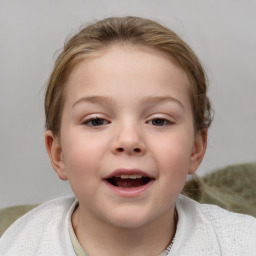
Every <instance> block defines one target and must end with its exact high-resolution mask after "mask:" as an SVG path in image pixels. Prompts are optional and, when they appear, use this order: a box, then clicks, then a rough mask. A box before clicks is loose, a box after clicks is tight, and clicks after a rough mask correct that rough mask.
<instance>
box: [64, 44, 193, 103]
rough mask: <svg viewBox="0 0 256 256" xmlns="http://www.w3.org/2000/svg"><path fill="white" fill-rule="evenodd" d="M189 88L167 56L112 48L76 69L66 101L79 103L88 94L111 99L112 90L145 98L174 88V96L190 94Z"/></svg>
mask: <svg viewBox="0 0 256 256" xmlns="http://www.w3.org/2000/svg"><path fill="white" fill-rule="evenodd" d="M188 87H189V83H188V79H187V77H186V74H185V72H184V71H183V70H182V69H181V68H180V67H179V66H178V65H177V64H176V63H175V62H174V61H173V60H172V59H171V58H170V57H169V56H167V55H166V54H164V53H161V52H159V51H156V50H154V49H151V48H149V47H142V46H134V45H129V44H123V45H121V44H113V45H111V46H109V47H107V48H105V49H104V50H101V51H100V52H97V55H96V56H90V57H88V58H85V59H84V60H82V61H80V62H79V63H78V64H76V65H75V67H74V68H73V69H72V71H71V73H70V75H69V77H68V79H67V81H66V90H65V91H66V93H65V98H66V99H65V100H69V99H73V100H77V98H79V97H81V94H86V93H89V94H99V93H104V94H105V95H107V94H108V95H109V96H111V94H112V93H113V90H111V89H114V90H115V91H116V92H118V91H122V90H133V91H134V92H136V93H137V94H138V95H144V96H145V94H147V91H148V90H149V89H150V90H151V94H152V93H153V94H154V93H155V94H156V95H157V94H159V93H160V94H161V91H163V92H162V93H165V90H166V89H167V88H168V89H170V88H172V89H175V90H173V93H174V94H175V93H178V94H179V93H183V94H184V92H186V94H188ZM172 96H175V95H172ZM176 96H177V95H176Z"/></svg>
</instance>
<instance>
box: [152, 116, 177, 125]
mask: <svg viewBox="0 0 256 256" xmlns="http://www.w3.org/2000/svg"><path fill="white" fill-rule="evenodd" d="M156 120H157V121H161V124H160V125H159V123H158V124H155V125H154V124H153V122H154V121H156ZM148 123H151V124H152V125H154V126H166V125H172V124H173V122H171V121H170V120H168V119H165V118H160V117H156V118H153V119H151V120H150V121H148Z"/></svg>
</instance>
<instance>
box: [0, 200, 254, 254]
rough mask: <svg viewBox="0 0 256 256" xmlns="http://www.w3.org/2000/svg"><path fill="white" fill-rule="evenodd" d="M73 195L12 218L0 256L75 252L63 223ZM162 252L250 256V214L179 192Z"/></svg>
mask: <svg viewBox="0 0 256 256" xmlns="http://www.w3.org/2000/svg"><path fill="white" fill-rule="evenodd" d="M75 204H76V199H75V198H70V197H65V198H59V199H56V200H52V201H50V202H47V203H45V204H42V205H40V206H39V207H37V208H35V209H33V210H32V211H30V212H29V213H27V214H26V215H25V216H23V217H22V218H20V219H19V220H17V221H16V222H15V223H14V224H13V225H12V226H11V227H10V228H9V229H8V230H7V231H6V233H5V234H4V235H3V236H2V237H1V239H0V255H1V256H53V255H54V256H65V255H68V256H75V252H74V250H73V247H72V243H71V239H70V235H69V230H68V226H69V223H70V219H71V214H72V212H73V209H74V207H75ZM176 208H177V211H178V216H179V221H178V225H177V231H176V234H175V240H174V243H173V246H172V248H171V251H170V252H169V254H168V256H174V255H175V256H217V255H222V256H243V255H244V256H256V219H255V218H253V217H250V216H247V215H242V214H235V213H231V212H228V211H225V210H223V209H221V208H219V207H217V206H213V205H201V204H199V203H197V202H195V201H193V200H191V199H189V198H186V197H184V196H182V195H181V196H179V198H178V199H177V203H176Z"/></svg>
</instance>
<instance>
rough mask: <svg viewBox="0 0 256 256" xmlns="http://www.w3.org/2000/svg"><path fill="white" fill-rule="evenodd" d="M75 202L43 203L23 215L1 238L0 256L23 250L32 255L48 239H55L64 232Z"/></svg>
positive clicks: (64, 200)
mask: <svg viewBox="0 0 256 256" xmlns="http://www.w3.org/2000/svg"><path fill="white" fill-rule="evenodd" d="M75 202H76V199H75V198H74V197H61V198H58V199H55V200H51V201H49V202H46V203H43V204H41V205H40V206H38V207H36V208H34V209H33V210H31V211H30V212H28V213H27V214H25V215H24V216H23V217H21V218H20V219H18V220H17V221H16V222H14V223H13V225H11V227H10V228H9V229H8V230H7V231H6V232H5V233H4V234H3V236H2V237H1V239H0V255H15V254H13V252H16V251H20V252H22V251H24V250H25V251H29V252H30V254H27V255H33V254H32V252H33V251H35V250H37V249H38V248H37V247H39V246H41V244H43V243H44V242H45V241H46V240H48V239H49V237H51V238H52V240H54V239H57V235H58V233H61V232H62V233H63V232H64V229H65V227H64V225H63V223H65V222H66V218H67V215H68V212H69V211H70V209H71V208H72V205H74V203H75ZM47 237H48V238H47ZM1 253H2V254H1ZM19 255H23V254H22V253H21V254H19ZM24 255H25V254H24ZM46 255H47V254H46Z"/></svg>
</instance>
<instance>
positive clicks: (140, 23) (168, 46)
mask: <svg viewBox="0 0 256 256" xmlns="http://www.w3.org/2000/svg"><path fill="white" fill-rule="evenodd" d="M114 43H122V44H123V43H127V44H130V45H134V46H144V47H149V48H151V49H154V50H156V51H158V52H161V53H164V54H165V55H166V56H167V57H170V60H172V61H175V63H176V64H177V65H179V66H180V68H182V69H183V70H184V72H185V74H186V76H187V78H188V81H189V93H190V99H191V106H192V111H193V117H194V126H195V130H196V132H201V133H204V132H205V131H206V129H207V128H208V127H209V126H210V124H211V121H212V110H211V104H210V101H209V99H208V97H207V82H206V75H205V72H204V69H203V67H202V65H201V64H200V61H199V59H198V57H197V56H196V54H195V53H194V52H193V50H192V49H191V48H190V47H189V46H188V45H187V44H186V43H185V42H184V41H183V40H182V39H181V38H180V37H179V36H178V35H177V34H175V33H174V32H173V31H172V30H170V29H168V28H166V27H164V26H162V25H160V24H159V23H157V22H155V21H152V20H149V19H144V18H140V17H111V18H106V19H103V20H100V21H97V22H95V23H93V24H89V25H88V26H86V27H84V28H82V29H81V30H80V31H79V32H78V33H77V34H75V35H74V36H72V37H71V38H70V39H69V40H68V41H67V42H66V43H65V45H64V47H63V50H62V51H61V53H60V54H59V56H58V57H57V59H56V62H55V65H54V68H53V71H52V73H51V75H50V78H49V81H48V83H47V88H46V94H45V103H44V107H45V118H46V121H45V128H46V130H51V131H52V132H53V134H54V135H56V136H59V133H60V127H61V117H62V112H63V106H64V102H65V93H64V91H65V82H66V80H67V78H68V76H69V74H70V72H71V71H72V68H73V67H74V66H75V65H76V64H77V63H78V62H80V61H81V60H83V59H85V58H87V57H89V56H94V55H96V54H97V53H99V52H100V51H102V50H104V49H105V48H106V47H108V46H109V45H111V44H114Z"/></svg>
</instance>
